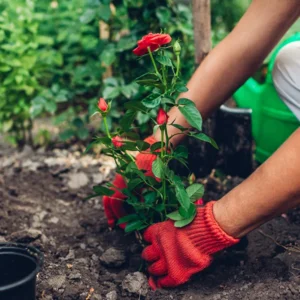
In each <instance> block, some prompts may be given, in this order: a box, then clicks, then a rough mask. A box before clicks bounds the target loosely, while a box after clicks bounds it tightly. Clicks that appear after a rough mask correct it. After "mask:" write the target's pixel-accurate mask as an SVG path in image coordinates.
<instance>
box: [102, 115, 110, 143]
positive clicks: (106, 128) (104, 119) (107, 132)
mask: <svg viewBox="0 0 300 300" xmlns="http://www.w3.org/2000/svg"><path fill="white" fill-rule="evenodd" d="M103 122H104V126H105V130H106V134H107V136H108V137H109V138H110V139H111V135H110V133H109V130H108V125H107V120H106V117H105V116H103Z"/></svg>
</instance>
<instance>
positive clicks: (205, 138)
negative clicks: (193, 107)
mask: <svg viewBox="0 0 300 300" xmlns="http://www.w3.org/2000/svg"><path fill="white" fill-rule="evenodd" d="M190 136H192V137H194V138H196V139H198V140H201V141H203V142H207V143H210V144H211V145H212V146H213V147H214V148H216V149H217V150H219V147H218V145H217V143H216V141H215V140H214V139H213V138H211V137H209V136H207V135H206V134H204V133H196V134H190Z"/></svg>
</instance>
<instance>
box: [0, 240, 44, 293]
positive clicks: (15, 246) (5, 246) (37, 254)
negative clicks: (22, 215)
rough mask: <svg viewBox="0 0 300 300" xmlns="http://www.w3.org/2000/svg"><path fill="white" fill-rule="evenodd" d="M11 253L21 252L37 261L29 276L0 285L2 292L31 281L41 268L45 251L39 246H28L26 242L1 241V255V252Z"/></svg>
mask: <svg viewBox="0 0 300 300" xmlns="http://www.w3.org/2000/svg"><path fill="white" fill-rule="evenodd" d="M3 252H5V253H11V254H14V253H15V254H21V255H25V256H27V257H28V258H30V259H33V260H34V261H35V263H36V267H35V269H34V270H33V271H32V272H30V273H29V274H28V275H27V276H25V277H24V278H22V279H20V280H18V281H16V282H14V283H11V284H7V285H3V286H0V292H4V291H8V290H10V289H14V288H17V287H19V286H21V285H23V284H25V283H26V282H29V281H31V280H32V279H33V278H34V277H35V276H36V274H37V273H38V272H39V271H40V270H41V267H42V265H43V263H44V255H43V253H42V252H41V251H40V250H38V249H37V248H35V247H33V246H28V245H26V244H21V243H13V242H7V243H0V255H1V253H3Z"/></svg>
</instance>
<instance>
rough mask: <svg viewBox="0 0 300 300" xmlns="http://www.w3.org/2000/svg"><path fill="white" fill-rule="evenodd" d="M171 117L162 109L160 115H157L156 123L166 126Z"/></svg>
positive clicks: (159, 111)
mask: <svg viewBox="0 0 300 300" xmlns="http://www.w3.org/2000/svg"><path fill="white" fill-rule="evenodd" d="M168 119H169V116H168V115H167V113H166V112H165V111H164V110H163V109H162V108H160V109H159V110H158V114H157V118H156V122H157V124H158V125H163V124H166V123H167V122H168Z"/></svg>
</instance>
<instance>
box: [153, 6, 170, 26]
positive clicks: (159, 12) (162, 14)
mask: <svg viewBox="0 0 300 300" xmlns="http://www.w3.org/2000/svg"><path fill="white" fill-rule="evenodd" d="M155 14H156V16H157V18H158V20H159V23H160V25H166V24H169V22H170V21H171V10H170V9H169V8H167V7H164V6H159V7H158V8H156V9H155Z"/></svg>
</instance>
